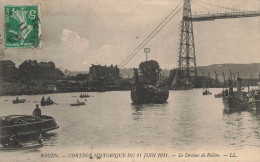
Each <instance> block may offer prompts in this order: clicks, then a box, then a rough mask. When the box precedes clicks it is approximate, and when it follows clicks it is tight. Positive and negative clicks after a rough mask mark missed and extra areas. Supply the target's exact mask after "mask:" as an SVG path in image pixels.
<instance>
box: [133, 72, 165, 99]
mask: <svg viewBox="0 0 260 162" xmlns="http://www.w3.org/2000/svg"><path fill="white" fill-rule="evenodd" d="M134 76H135V84H134V87H133V88H132V90H131V99H132V101H133V103H134V104H146V103H155V104H162V103H165V102H166V101H167V99H168V97H169V90H168V88H167V85H166V84H163V83H159V81H157V85H156V86H153V85H145V84H144V83H141V82H140V81H139V75H138V71H137V69H134Z"/></svg>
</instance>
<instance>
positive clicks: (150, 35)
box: [119, 1, 182, 67]
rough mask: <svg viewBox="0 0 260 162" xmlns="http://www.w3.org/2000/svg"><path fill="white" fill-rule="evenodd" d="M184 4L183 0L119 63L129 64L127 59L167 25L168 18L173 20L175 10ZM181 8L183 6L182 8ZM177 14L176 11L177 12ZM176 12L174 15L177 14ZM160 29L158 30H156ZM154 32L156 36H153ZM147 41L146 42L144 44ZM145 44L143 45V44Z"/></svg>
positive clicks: (122, 64)
mask: <svg viewBox="0 0 260 162" xmlns="http://www.w3.org/2000/svg"><path fill="white" fill-rule="evenodd" d="M181 4H182V1H181V2H180V3H179V4H178V5H177V7H176V8H174V9H173V10H172V11H171V13H170V14H169V15H168V16H167V17H166V18H165V19H164V20H163V21H162V22H161V23H160V24H159V25H158V26H157V27H156V28H155V29H154V30H153V31H152V32H151V33H150V34H149V35H148V36H147V37H146V38H145V40H144V41H143V42H141V43H140V44H139V45H138V46H137V47H136V48H135V50H134V51H133V52H131V53H130V54H129V55H128V56H127V58H126V59H124V61H122V63H121V64H120V65H119V67H123V66H124V65H125V64H127V61H128V60H129V59H131V58H132V56H133V55H135V53H136V51H138V52H139V51H140V48H142V47H143V46H145V45H146V44H147V43H145V42H146V41H147V40H148V41H150V40H151V39H150V38H153V37H154V36H155V35H156V34H157V33H158V31H160V30H161V29H162V27H164V26H165V25H164V23H165V22H166V21H167V19H168V18H169V17H170V18H169V19H168V20H171V19H172V18H173V16H171V15H172V14H173V13H174V12H175V11H176V9H177V8H178V7H179V6H180V5H181ZM180 9H181V8H180ZM180 9H179V10H180ZM179 10H178V11H177V12H179ZM175 14H176V13H175ZM175 14H174V16H175ZM168 22H169V21H167V22H166V24H167V23H168ZM157 29H158V31H156V30H157ZM153 34H154V36H152V35H153ZM144 43H145V44H144ZM142 44H143V45H142Z"/></svg>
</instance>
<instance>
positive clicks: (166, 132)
mask: <svg viewBox="0 0 260 162" xmlns="http://www.w3.org/2000/svg"><path fill="white" fill-rule="evenodd" d="M211 91H212V92H213V94H212V95H208V96H203V95H202V90H201V89H193V90H187V91H170V95H169V99H168V102H167V103H165V104H162V105H160V104H149V105H142V106H134V105H132V102H131V98H130V91H112V92H90V93H88V94H89V95H90V96H91V97H89V98H87V101H85V102H86V105H83V106H79V107H77V106H75V107H72V106H70V105H69V104H71V103H75V102H76V100H77V99H79V100H80V101H84V99H80V98H79V95H80V93H60V94H49V95H45V98H46V97H48V96H50V97H51V99H52V100H54V101H55V102H56V103H57V104H55V105H51V106H44V107H41V110H42V114H44V115H50V116H53V117H54V118H55V120H56V122H57V123H58V125H59V126H60V128H59V129H57V130H54V131H52V132H49V133H48V134H47V137H46V138H47V139H46V141H44V146H43V147H42V148H40V149H39V150H38V151H37V152H30V153H27V156H29V154H39V152H40V153H41V152H48V150H59V149H61V148H63V149H65V150H69V149H70V148H74V149H76V148H78V149H79V148H99V149H106V148H118V149H120V148H122V149H123V148H167V149H176V148H177V149H178V150H196V149H198V148H205V149H206V148H209V147H210V148H223V149H232V150H244V149H255V148H260V115H257V114H256V113H255V112H246V111H245V112H236V113H224V111H223V110H224V105H223V103H222V99H221V98H214V94H216V93H219V92H220V91H221V89H211ZM15 97H16V96H1V97H0V109H1V116H5V115H12V114H32V111H33V109H34V108H35V105H36V104H37V103H38V104H39V101H40V100H41V97H42V95H32V96H27V95H24V96H19V99H26V103H23V104H12V100H13V99H15ZM37 156H39V155H37Z"/></svg>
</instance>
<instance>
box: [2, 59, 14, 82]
mask: <svg viewBox="0 0 260 162" xmlns="http://www.w3.org/2000/svg"><path fill="white" fill-rule="evenodd" d="M17 72H18V69H17V68H16V67H15V63H14V62H13V61H11V60H0V79H1V80H2V81H13V80H14V79H15V78H16V75H17Z"/></svg>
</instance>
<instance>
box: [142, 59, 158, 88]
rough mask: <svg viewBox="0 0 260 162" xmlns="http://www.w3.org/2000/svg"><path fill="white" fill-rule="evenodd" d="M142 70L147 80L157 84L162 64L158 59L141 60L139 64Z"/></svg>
mask: <svg viewBox="0 0 260 162" xmlns="http://www.w3.org/2000/svg"><path fill="white" fill-rule="evenodd" d="M139 70H140V72H141V73H142V74H143V75H144V78H145V80H146V81H147V82H150V83H151V84H156V81H157V77H158V76H159V74H160V71H161V69H160V66H159V64H158V62H157V61H154V60H150V61H145V62H141V63H140V65H139Z"/></svg>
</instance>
